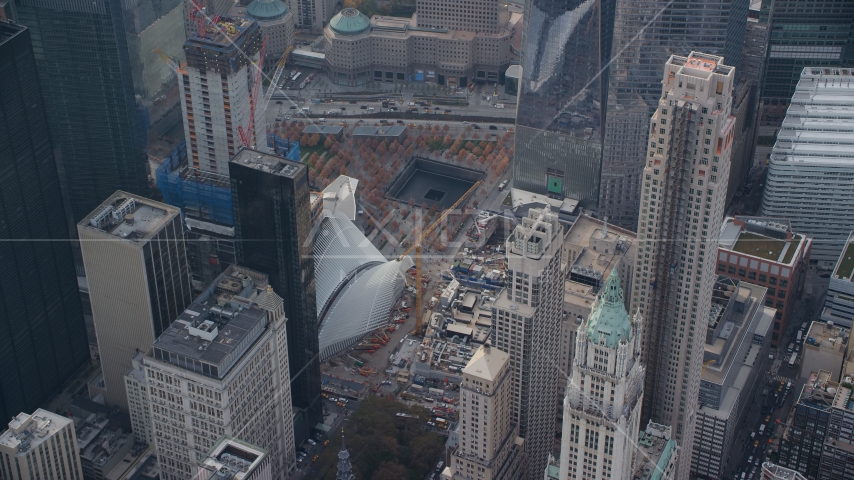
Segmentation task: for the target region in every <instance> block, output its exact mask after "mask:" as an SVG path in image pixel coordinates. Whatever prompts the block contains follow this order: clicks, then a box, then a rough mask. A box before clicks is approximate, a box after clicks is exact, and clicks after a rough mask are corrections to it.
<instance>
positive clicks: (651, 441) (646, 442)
mask: <svg viewBox="0 0 854 480" xmlns="http://www.w3.org/2000/svg"><path fill="white" fill-rule="evenodd" d="M650 425H655V424H652V422H650ZM668 433H669V432H668ZM637 444H638V453H639V454H640V456H639V457H638V458H637V460H636V461H635V472H634V475H633V477H632V478H633V480H660V479H661V478H662V477H664V473H665V472H666V471H667V470H668V466H669V465H671V464H672V463H673V462H675V460H676V455H677V448H676V441H675V440H672V439H670V438H669V434H668V435H666V436H661V435H660V434H659V432H655V431H650V429H649V428H647V430H646V431H644V430H641V432H640V433H639V434H638V443H637Z"/></svg>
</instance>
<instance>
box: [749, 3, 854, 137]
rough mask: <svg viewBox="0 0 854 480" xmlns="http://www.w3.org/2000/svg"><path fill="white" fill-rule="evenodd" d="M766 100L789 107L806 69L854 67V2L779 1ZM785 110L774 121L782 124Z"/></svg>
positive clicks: (773, 10) (773, 24)
mask: <svg viewBox="0 0 854 480" xmlns="http://www.w3.org/2000/svg"><path fill="white" fill-rule="evenodd" d="M770 3H771V33H770V38H769V42H768V44H769V47H768V48H769V51H768V61H767V65H766V69H765V82H764V85H763V87H762V98H763V99H764V100H765V101H766V102H767V103H772V102H773V103H774V104H779V103H781V102H782V103H783V104H788V102H789V99H791V98H792V95H793V94H794V93H795V87H796V86H797V84H798V80H800V78H801V71H802V70H803V69H804V67H810V66H820V67H852V66H854V29H852V28H851V25H852V24H854V2H850V1H839V0H775V1H773V2H770ZM784 115H785V109H783V110H781V112H780V115H778V116H776V117H775V118H771V119H770V120H772V121H776V120H779V121H782V120H783V116H784Z"/></svg>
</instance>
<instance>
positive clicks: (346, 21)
mask: <svg viewBox="0 0 854 480" xmlns="http://www.w3.org/2000/svg"><path fill="white" fill-rule="evenodd" d="M329 28H331V29H332V31H334V32H335V33H340V34H341V35H358V34H360V33H363V32H366V31H368V29H370V28H371V20H370V19H369V18H368V17H367V16H365V14H364V13H361V12H359V11H358V10H356V9H355V8H345V9H344V10H341V11H340V12H338V13H337V14H336V15H335V16H334V17H332V20H330V21H329Z"/></svg>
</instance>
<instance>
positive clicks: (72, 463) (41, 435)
mask: <svg viewBox="0 0 854 480" xmlns="http://www.w3.org/2000/svg"><path fill="white" fill-rule="evenodd" d="M0 459H2V461H0V478H3V479H4V480H5V479H7V478H8V479H10V480H12V479H15V480H29V479H41V478H43V479H45V480H47V479H57V480H83V470H82V468H81V465H80V450H79V448H78V445H77V434H76V432H75V431H74V422H73V421H72V420H71V419H70V418H66V417H63V416H62V415H57V414H55V413H53V412H50V411H47V410H43V409H41V408H40V409H38V410H36V411H35V412H33V414H32V415H30V414H26V413H19V414H18V415H16V416H15V417H13V418H12V420H11V421H10V422H9V429H8V430H6V431H4V432H3V433H0ZM39 459H41V461H39ZM45 459H49V460H50V461H45Z"/></svg>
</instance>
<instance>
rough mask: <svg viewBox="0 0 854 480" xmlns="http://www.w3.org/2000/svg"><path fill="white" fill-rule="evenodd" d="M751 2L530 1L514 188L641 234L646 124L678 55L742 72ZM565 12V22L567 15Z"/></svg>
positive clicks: (520, 98)
mask: <svg viewBox="0 0 854 480" xmlns="http://www.w3.org/2000/svg"><path fill="white" fill-rule="evenodd" d="M747 7H748V0H708V1H706V0H674V1H673V2H664V1H661V0H586V1H585V0H569V1H567V0H528V1H527V2H526V6H525V12H526V14H525V31H524V32H523V38H522V66H523V69H524V71H523V81H522V87H521V89H522V92H521V93H520V96H519V113H518V116H517V123H518V126H517V133H516V155H515V156H516V158H515V163H514V183H515V185H516V186H517V187H519V188H522V189H526V190H531V191H534V192H537V193H552V194H556V195H562V196H566V197H569V198H574V199H577V200H579V201H580V202H581V205H582V206H584V207H587V208H591V209H594V210H598V211H599V213H600V214H601V215H607V216H608V217H609V221H613V222H614V223H617V224H619V225H620V226H624V227H626V228H631V229H634V228H636V227H637V216H638V212H639V208H640V197H639V195H640V194H639V185H640V175H641V171H642V170H643V167H644V159H645V157H644V155H645V152H646V150H647V149H646V143H647V140H648V136H649V119H650V117H651V116H652V113H653V112H654V111H655V108H656V107H657V105H658V99H659V97H660V96H661V74H662V72H663V71H664V70H663V68H664V64H665V63H666V62H667V59H668V58H670V56H671V55H683V56H685V55H688V54H690V53H691V52H692V51H698V52H703V53H709V54H714V55H723V56H724V58H725V60H726V62H727V64H728V65H732V66H735V67H736V71H738V70H737V67H738V65H739V63H740V58H741V46H742V41H743V36H744V28H745V25H746V23H747ZM561 12H563V13H561Z"/></svg>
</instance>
